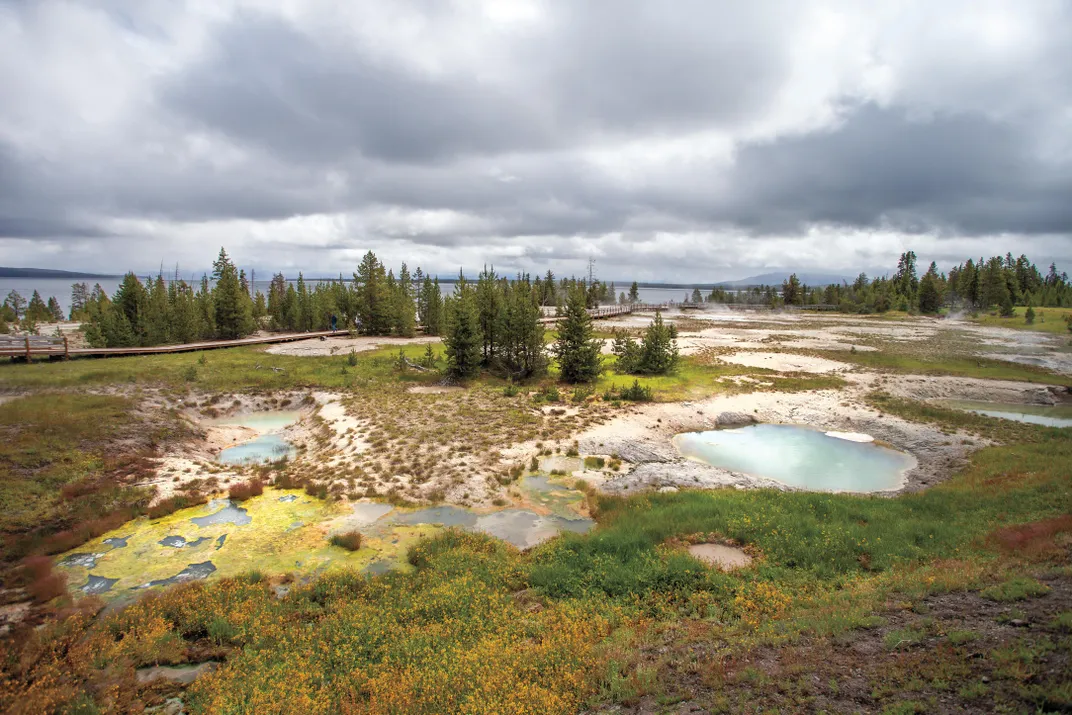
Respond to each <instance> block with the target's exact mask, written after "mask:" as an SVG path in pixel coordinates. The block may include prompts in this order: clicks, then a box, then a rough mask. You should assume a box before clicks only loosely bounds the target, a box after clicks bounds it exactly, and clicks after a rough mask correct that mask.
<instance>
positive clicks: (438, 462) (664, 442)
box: [154, 310, 1072, 506]
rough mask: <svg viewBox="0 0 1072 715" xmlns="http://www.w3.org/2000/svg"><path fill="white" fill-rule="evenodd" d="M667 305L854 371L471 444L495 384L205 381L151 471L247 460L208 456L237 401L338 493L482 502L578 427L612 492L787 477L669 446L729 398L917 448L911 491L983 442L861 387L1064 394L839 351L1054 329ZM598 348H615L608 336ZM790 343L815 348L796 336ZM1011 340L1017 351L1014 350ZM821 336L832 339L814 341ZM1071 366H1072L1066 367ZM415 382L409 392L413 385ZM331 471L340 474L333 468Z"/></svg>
mask: <svg viewBox="0 0 1072 715" xmlns="http://www.w3.org/2000/svg"><path fill="white" fill-rule="evenodd" d="M652 317H653V314H634V315H630V316H623V317H620V318H617V319H615V320H614V321H600V322H599V323H598V326H599V327H600V328H607V327H614V326H619V327H623V328H629V329H632V330H636V329H639V328H643V327H645V326H646V325H647V324H648V323H649V322H650V320H651V318H652ZM665 317H666V319H667V320H670V321H673V322H675V324H677V325H678V327H679V337H678V344H679V346H680V348H681V351H682V352H683V353H685V354H688V353H691V352H699V351H708V350H712V349H714V350H715V353H716V355H717V357H718V359H720V360H724V361H726V362H728V363H732V364H735V365H740V366H743V367H746V368H747V367H752V368H757V369H758V368H763V369H765V370H773V371H776V372H779V373H813V374H838V375H840V376H842V377H844V378H845V379H846V380H847V381H848V382H849V385H848V387H847V388H845V389H843V390H824V391H815V392H807V393H770V392H757V393H745V394H734V395H713V396H711V397H709V398H706V399H703V400H698V401H695V402H682V403H659V404H647V405H639V406H633V407H629V408H626V409H625V410H618V411H610V412H603V414H604V416H603V417H600V418H599V419H594V420H593V418H592V416H591V413H592V411H591V410H590V409H589V406H587V405H581V406H578V405H572V404H555V405H543V406H535V405H529V406H528V408H527V409H528V411H530V412H531V413H535V414H536V415H538V416H539V418H540V421H541V422H542V427H541V426H536V427H535V428H531V427H530V428H528V429H529V432H527V433H526V434H522V433H520V432H519V431H518V430H517V429H516V428H513V427H509V426H508V424H507V423H506V422H503V419H504V418H505V415H500V416H497V417H495V418H494V419H495V420H497V422H495V424H497V425H498V427H497V429H498V430H499V431H498V432H497V433H496V434H497V436H496V437H495V438H494V440H493V441H494V444H493V445H491V446H490V447H489V446H487V445H485V446H483V447H481V448H479V449H477V450H472V449H470V446H469V445H471V444H472V443H473V442H474V441H479V439H481V437H480V436H479V435H477V436H474V435H473V434H472V433H471V432H469V431H466V430H465V429H461V430H460V431H459V430H457V429H453V427H454V426H455V425H452V422H453V421H456V418H455V416H454V415H455V414H461V413H463V412H464V413H466V414H481V410H487V409H491V407H492V406H493V405H494V404H495V403H496V401H497V400H499V399H500V398H499V397H497V396H495V395H492V394H490V393H489V395H484V396H479V395H478V394H477V393H474V392H472V391H470V390H464V389H461V388H457V387H439V386H416V387H410V388H408V389H404V388H400V390H399V391H400V393H401V396H398V397H392V398H390V399H388V400H386V401H383V402H377V403H376V404H375V405H374V404H371V403H369V404H365V403H363V402H360V401H358V402H355V400H354V397H353V396H352V395H346V394H336V393H329V392H314V393H313V394H312V395H306V394H305V393H292V394H288V395H281V396H276V397H275V398H264V397H244V396H237V397H234V396H229V397H226V398H222V399H221V398H220V397H211V396H209V397H198V398H196V399H194V400H193V401H192V402H191V401H187V403H185V404H184V405H183V407H184V409H185V412H186V414H187V415H188V417H189V418H190V419H191V420H192V421H194V422H195V424H197V425H198V426H199V427H200V428H201V430H202V433H203V438H202V439H201V440H199V441H197V442H196V443H195V444H192V445H189V446H188V447H187V448H185V449H184V450H182V451H181V452H177V453H175V454H169V455H168V456H167V457H166V458H165V459H164V460H163V461H162V463H161V465H160V469H159V470H158V477H157V479H156V480H154V484H155V485H156V486H157V487H158V489H159V492H160V494H159V496H160V498H163V497H166V496H167V495H169V494H170V493H172V491H173V490H174V488H175V487H181V486H182V485H183V484H184V483H186V482H189V481H194V480H197V479H199V478H204V477H206V476H211V477H213V478H215V479H216V480H217V481H218V482H220V483H222V484H224V485H226V484H227V483H228V482H230V481H234V480H238V479H241V478H245V477H244V476H243V475H244V473H245V472H246V471H247V470H244V469H243V468H242V467H231V466H226V465H221V464H220V463H218V462H217V461H216V458H217V455H218V453H219V450H221V449H223V448H225V447H228V446H232V445H234V444H237V443H240V442H242V441H244V440H246V439H250V438H251V437H253V436H256V434H255V432H254V431H253V430H250V429H248V428H243V427H238V426H226V425H218V424H212V419H213V418H216V417H219V416H223V415H234V414H238V413H242V412H252V411H262V410H268V409H298V408H299V407H300V408H301V409H302V410H303V417H302V419H301V420H300V421H299V422H298V423H297V424H296V425H294V426H293V427H291V428H290V429H288V430H287V432H286V434H285V437H286V438H287V439H288V440H289V441H291V442H292V443H294V444H296V445H298V446H299V449H300V455H301V456H300V457H299V463H298V467H300V468H299V470H298V471H300V472H301V473H302V475H310V476H314V477H323V478H327V479H332V478H334V479H337V480H342V482H339V483H337V486H339V487H342V486H343V485H344V484H345V485H346V489H347V493H350V492H352V491H353V490H354V489H355V478H356V481H357V485H356V489H357V491H358V492H360V493H363V490H364V489H365V488H366V487H368V488H372V487H375V488H376V489H377V490H379V491H380V493H383V492H384V491H385V490H389V489H399V490H401V493H403V494H406V495H407V496H408V497H409V498H418V499H420V498H427V497H428V495H431V494H436V495H437V497H436V498H442V499H445V501H447V502H448V503H455V504H465V505H469V506H487V505H488V504H490V503H491V501H492V500H494V499H498V498H500V497H503V496H505V495H509V494H510V493H511V487H510V486H509V484H506V485H505V486H502V485H501V484H500V482H498V481H496V480H497V479H498V478H499V477H501V476H502V475H503V474H505V473H506V472H508V471H509V470H510V469H511V468H512V467H513V465H517V464H527V463H528V462H529V461H530V460H531V459H532V458H533V457H534V456H536V455H537V454H538V453H539V452H540V451H541V450H542V449H544V448H546V447H548V446H551V447H553V448H556V449H559V450H561V451H562V452H564V451H565V449H566V447H567V446H569V445H570V444H571V443H572V441H573V440H577V442H578V449H579V451H580V453H581V454H582V455H585V454H587V455H602V456H605V457H611V456H614V455H617V456H619V457H620V458H621V459H622V460H623V464H622V468H621V469H620V471H611V470H609V469H604V470H590V471H586V472H584V474H583V478H585V479H586V480H587V481H589V482H590V483H591V484H592V485H593V486H595V487H597V488H600V489H604V490H607V491H610V492H631V491H634V490H639V489H646V488H652V489H673V488H681V487H718V486H736V487H742V488H746V487H757V486H764V487H774V488H779V489H787V488H788V487H785V486H784V485H781V484H780V483H777V482H774V481H771V480H766V479H762V478H758V477H754V476H750V475H744V474H739V473H733V472H729V471H727V470H721V469H718V468H715V467H711V466H708V465H705V464H701V463H698V462H695V461H689V460H685V459H683V458H682V457H681V456H680V455H679V454H678V453H677V450H676V449H675V448H674V446H673V444H672V443H671V438H672V437H673V436H674V435H675V434H678V433H680V432H686V431H694V430H704V429H712V428H714V427H716V426H718V417H719V415H720V414H722V413H726V412H734V413H740V414H743V415H745V416H748V417H751V418H754V419H755V420H757V421H760V422H770V423H786V424H800V425H807V426H811V427H815V428H818V429H821V430H823V431H826V432H837V433H843V434H845V435H851V436H852V438H853V439H861V440H862V439H875V440H878V441H880V442H883V443H886V444H888V445H890V446H892V447H894V448H896V449H900V450H902V451H905V452H907V453H909V454H911V455H912V456H913V457H914V458H915V459H916V464H915V466H914V467H913V468H911V469H910V470H908V471H907V472H906V474H905V478H904V483H903V485H902V487H901V490H908V491H912V490H918V489H922V488H925V487H927V486H930V485H933V484H935V483H937V482H938V481H940V480H942V479H944V478H946V477H947V476H948V475H950V474H952V473H953V472H954V471H956V470H957V469H958V468H959V467H960V466H961V465H962V464H963V463H964V460H965V458H966V457H967V456H968V455H969V454H970V452H972V451H973V450H975V449H978V448H979V447H981V446H983V445H984V442H983V441H982V440H980V439H978V438H976V437H974V436H971V435H967V434H946V433H943V432H942V431H941V430H939V429H937V428H936V427H932V426H928V425H922V424H917V423H910V422H907V421H905V420H902V419H899V418H897V417H893V416H890V415H882V414H880V413H879V412H878V411H876V410H874V409H872V408H871V407H869V406H868V405H866V404H865V402H864V398H865V396H866V395H867V394H868V393H869V392H871V391H873V390H884V391H885V392H888V393H890V394H892V395H895V396H898V397H904V398H908V399H914V400H940V399H950V398H955V399H965V400H989V401H999V402H1021V403H1026V404H1054V403H1055V402H1057V401H1060V400H1063V399H1068V397H1067V396H1066V395H1064V394H1063V393H1062V392H1061V391H1060V390H1057V389H1050V388H1047V387H1046V386H1043V385H1033V384H1025V383H1018V382H1003V381H994V380H974V379H966V378H955V377H930V376H912V375H898V376H890V375H880V374H875V373H870V372H866V371H864V370H862V369H860V368H857V367H856V366H854V365H852V364H850V363H848V362H842V361H839V360H837V359H836V357H837V352H838V351H842V352H844V351H848V350H856V351H858V352H863V351H874V350H884V349H892V347H891V346H893V345H896V344H900V345H902V346H904V347H902V348H900V349H902V350H903V349H909V350H914V349H915V346H916V345H931V344H933V341H935V340H941V338H942V335H943V331H947V330H948V331H954V332H951V333H950V334H949V335H950V340H951V341H953V340H956V341H959V342H958V343H957V344H958V345H963V344H965V343H966V341H965V338H964V336H965V335H968V336H970V337H969V339H968V341H967V343H966V344H968V345H969V346H970V348H971V349H973V350H978V351H979V352H980V353H983V354H986V355H987V356H989V357H998V358H1001V359H1008V355H1009V354H1011V355H1013V356H1014V357H1015V355H1016V354H1020V353H1022V354H1030V355H1036V356H1037V355H1042V356H1046V357H1047V358H1048V359H1051V360H1052V361H1054V362H1055V363H1060V362H1061V361H1062V360H1065V359H1067V358H1069V355H1072V351H1069V350H1068V349H1067V347H1066V346H1065V344H1064V343H1063V342H1062V340H1061V338H1060V336H1050V335H1047V334H1040V333H1028V332H1020V331H1013V330H1006V329H1002V328H996V329H994V328H981V327H978V326H974V325H971V324H966V323H963V322H960V321H956V320H945V321H941V320H936V319H932V318H917V319H910V320H898V321H886V320H881V319H875V318H860V317H856V316H846V315H839V314H813V313H807V314H805V313H773V312H770V311H765V310H748V311H730V310H711V311H702V312H691V311H690V312H688V313H681V312H680V311H668V312H667V313H666V314H665ZM435 341H438V338H427V337H417V338H411V339H399V338H370V337H358V338H350V337H339V338H329V339H326V340H319V339H311V340H304V341H300V342H296V343H290V344H283V345H276V346H273V347H271V348H270V349H269V352H273V353H282V354H290V355H329V354H345V353H346V352H349V350H351V349H353V350H355V351H365V350H371V349H374V348H378V347H384V346H391V345H402V344H413V343H427V342H435ZM923 341H932V342H931V343H924V342H923ZM943 344H944V343H943ZM605 350H609V341H608V345H607V347H606V348H605ZM797 350H800V351H807V353H808V354H802V353H800V352H795V351H797ZM1011 350H1016V351H1019V352H1018V353H1009V351H1011ZM815 351H825V352H826V353H827V354H826V356H825V357H822V356H818V355H816V354H815ZM1069 372H1070V374H1072V370H1070V371H1069ZM721 381H722V382H726V383H733V384H735V386H737V387H745V388H748V387H751V386H755V387H769V386H770V385H771V383H770V382H769V380H768V379H765V378H764V375H763V374H759V373H757V374H755V375H747V374H743V375H729V376H726V377H724V378H721ZM1059 393H1060V394H1059ZM496 394H497V393H496ZM408 395H412V397H406V396H408ZM489 400H490V401H489ZM284 403H285V404H284ZM384 410H386V412H385V411H384ZM429 410H434V411H436V414H438V419H439V420H440V421H439V422H438V423H437V424H440V425H445V426H451V427H452V429H453V431H452V434H451V435H450V436H449V437H447V436H444V435H443V434H442V433H443V431H444V430H443V429H442V428H436V429H434V430H433V431H431V432H427V430H425V429H424V427H421V426H420V425H422V424H423V423H424V422H426V421H428V420H430V419H431V413H430V412H428V411H429ZM474 410H475V411H476V412H474ZM400 411H401V413H400ZM396 413H398V414H396ZM403 413H404V414H403ZM487 414H489V415H490V414H491V413H487ZM400 419H401V420H402V421H401V422H399V420H400ZM414 420H417V421H416V422H415V421H414ZM443 420H445V422H444V421H443ZM555 425H558V426H555ZM400 427H401V428H402V430H401V431H399V428H400ZM385 429H386V430H387V433H388V436H391V435H395V436H391V438H390V439H387V440H386V441H385V440H384V434H385V433H384V432H383V430H385ZM413 430H416V431H415V432H414V431H413ZM422 430H424V431H422ZM534 431H535V432H538V433H540V437H536V438H534V437H533V432H534ZM425 432H427V434H425ZM455 432H456V434H455ZM484 441H487V440H486V439H484ZM537 445H541V446H537ZM333 474H337V475H338V476H337V477H332V476H330V475H333ZM579 474H580V473H579ZM414 475H422V476H414ZM362 485H364V486H362Z"/></svg>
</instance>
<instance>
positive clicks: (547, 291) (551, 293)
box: [540, 269, 558, 305]
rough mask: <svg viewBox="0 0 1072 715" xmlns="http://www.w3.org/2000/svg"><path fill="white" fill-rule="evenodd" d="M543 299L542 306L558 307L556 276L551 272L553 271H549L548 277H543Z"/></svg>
mask: <svg viewBox="0 0 1072 715" xmlns="http://www.w3.org/2000/svg"><path fill="white" fill-rule="evenodd" d="M541 298H542V300H541V301H540V305H558V294H557V290H556V288H555V274H554V273H552V272H551V269H548V270H547V275H545V276H544V277H543V295H542V296H541Z"/></svg>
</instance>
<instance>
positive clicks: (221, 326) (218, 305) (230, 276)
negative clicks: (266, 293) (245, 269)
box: [212, 248, 253, 340]
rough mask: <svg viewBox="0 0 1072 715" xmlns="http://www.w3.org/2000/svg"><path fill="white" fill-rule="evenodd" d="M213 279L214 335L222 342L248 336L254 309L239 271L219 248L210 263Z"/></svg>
mask: <svg viewBox="0 0 1072 715" xmlns="http://www.w3.org/2000/svg"><path fill="white" fill-rule="evenodd" d="M212 276H213V278H215V280H216V288H215V290H213V291H212V297H213V304H214V309H215V313H214V318H215V323H216V335H217V336H219V337H220V338H222V339H224V340H232V339H235V338H241V337H244V336H246V335H249V334H250V333H252V332H253V305H252V302H251V301H250V299H249V293H246V292H245V291H243V290H242V284H241V282H240V281H239V275H238V269H237V268H235V264H234V263H232V262H231V259H230V258H228V257H227V251H225V250H224V249H222V248H221V249H220V255H219V257H217V258H216V260H215V261H214V262H213V263H212Z"/></svg>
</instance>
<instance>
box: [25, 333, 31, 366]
mask: <svg viewBox="0 0 1072 715" xmlns="http://www.w3.org/2000/svg"><path fill="white" fill-rule="evenodd" d="M26 362H30V336H29V335H27V336H26Z"/></svg>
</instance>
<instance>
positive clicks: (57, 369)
mask: <svg viewBox="0 0 1072 715" xmlns="http://www.w3.org/2000/svg"><path fill="white" fill-rule="evenodd" d="M424 350H425V347H424V345H407V346H405V347H404V348H403V352H404V353H405V355H406V356H407V357H408V358H409V359H410V360H412V361H414V362H419V360H420V358H421V357H422V356H423V355H424ZM437 352H438V353H441V352H442V348H441V347H440V348H439V349H438V350H437ZM202 355H203V356H204V360H205V362H204V364H202V363H201V357H202ZM397 357H398V348H397V347H396V348H384V349H381V350H374V351H368V352H364V353H358V359H357V365H356V366H351V365H349V364H348V354H343V353H342V351H340V354H338V355H332V356H324V357H299V356H293V355H272V354H269V353H267V352H265V348H264V347H262V346H248V347H238V348H225V349H222V350H211V351H207V352H204V353H176V354H173V355H138V356H130V357H112V358H79V359H75V360H70V361H66V362H35V363H33V364H29V365H27V364H11V365H0V386H3V387H6V388H9V389H13V388H20V389H24V388H72V387H92V386H98V385H131V386H136V385H154V386H155V385H163V386H170V387H174V388H185V387H190V388H195V389H199V390H206V391H270V390H291V389H298V388H314V387H315V388H346V387H360V386H361V385H362V384H365V383H367V382H368V381H370V380H376V379H386V378H388V377H391V376H393V375H395V374H397V373H396V372H395V361H396V359H397ZM273 368H274V369H273ZM190 374H192V375H193V379H189V375H190ZM420 374H421V373H419V372H417V371H415V370H410V371H409V372H408V373H406V375H405V376H404V377H405V379H412V380H419V377H418V376H419V375H420Z"/></svg>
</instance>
